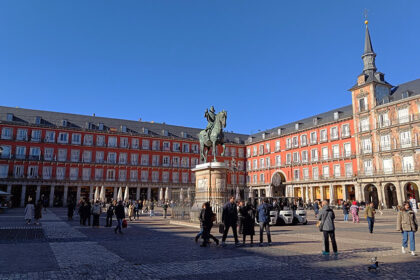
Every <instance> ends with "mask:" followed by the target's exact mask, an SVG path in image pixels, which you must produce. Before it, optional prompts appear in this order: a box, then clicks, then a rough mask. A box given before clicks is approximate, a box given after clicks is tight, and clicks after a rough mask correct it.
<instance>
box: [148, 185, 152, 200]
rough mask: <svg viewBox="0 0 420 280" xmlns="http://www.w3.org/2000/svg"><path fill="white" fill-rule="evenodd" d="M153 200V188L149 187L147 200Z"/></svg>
mask: <svg viewBox="0 0 420 280" xmlns="http://www.w3.org/2000/svg"><path fill="white" fill-rule="evenodd" d="M151 199H152V188H151V187H147V200H151Z"/></svg>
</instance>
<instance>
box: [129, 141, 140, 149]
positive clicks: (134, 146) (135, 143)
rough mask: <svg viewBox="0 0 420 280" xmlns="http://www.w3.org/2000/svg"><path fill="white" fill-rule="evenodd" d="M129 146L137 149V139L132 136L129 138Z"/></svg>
mask: <svg viewBox="0 0 420 280" xmlns="http://www.w3.org/2000/svg"><path fill="white" fill-rule="evenodd" d="M131 148H133V149H138V148H139V139H137V138H133V139H131Z"/></svg>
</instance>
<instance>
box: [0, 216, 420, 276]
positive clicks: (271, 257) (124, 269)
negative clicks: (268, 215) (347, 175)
mask: <svg viewBox="0 0 420 280" xmlns="http://www.w3.org/2000/svg"><path fill="white" fill-rule="evenodd" d="M22 212H23V210H22V209H11V210H9V211H8V212H6V213H4V214H2V215H0V252H1V254H0V268H1V269H0V279H129V278H130V279H232V278H235V279H255V278H264V279H282V278H291V277H293V278H299V279H321V278H326V277H328V278H329V279H347V278H350V277H352V278H354V277H357V278H371V279H372V278H373V279H420V274H419V273H418V269H419V264H420V257H413V256H410V255H408V254H406V255H403V254H402V253H401V234H400V233H399V232H397V231H395V218H396V216H395V213H393V212H386V213H385V214H384V215H383V216H378V217H377V222H376V224H375V230H374V234H369V233H368V229H367V224H366V222H365V221H361V223H360V224H353V223H352V222H343V221H341V220H342V215H341V214H340V213H339V212H338V211H337V212H336V214H337V223H336V227H337V230H336V236H337V242H338V247H339V255H338V256H329V257H324V256H321V254H320V252H321V234H320V232H319V231H318V230H317V229H316V227H315V226H314V223H315V221H314V220H311V221H310V223H309V224H308V225H297V226H283V227H272V228H271V229H272V238H273V245H272V246H266V245H265V246H263V247H259V246H253V247H251V246H249V245H247V246H245V247H238V248H237V247H235V246H234V244H233V240H232V237H229V238H228V246H227V247H225V248H222V247H220V246H215V245H214V244H211V246H210V247H208V248H201V247H199V246H198V244H196V243H195V242H194V240H193V239H194V236H195V234H196V233H197V231H198V229H197V228H193V227H189V226H185V225H184V226H183V225H174V224H169V223H168V221H167V220H164V219H162V217H161V216H157V217H147V216H142V217H141V218H140V220H137V221H132V222H129V226H128V228H127V229H125V231H124V234H115V233H114V231H113V229H112V228H105V227H100V228H92V227H87V226H86V227H85V226H80V225H79V223H78V217H77V216H75V220H74V221H67V217H66V209H48V211H47V212H46V213H44V216H43V219H42V220H41V222H42V223H41V226H34V225H26V224H25V223H24V220H23V213H22ZM100 222H101V225H103V224H105V217H101V221H100ZM114 226H115V221H114ZM256 230H257V228H256ZM216 231H217V229H216V228H214V230H213V234H215V236H216V237H218V238H220V234H218V233H217V232H216ZM258 238H259V237H258V236H256V238H255V240H256V241H257V240H258ZM264 238H266V236H264ZM374 256H376V257H377V258H378V260H379V261H380V269H379V270H378V271H377V272H368V270H367V267H368V265H369V264H370V262H369V260H370V258H372V257H374Z"/></svg>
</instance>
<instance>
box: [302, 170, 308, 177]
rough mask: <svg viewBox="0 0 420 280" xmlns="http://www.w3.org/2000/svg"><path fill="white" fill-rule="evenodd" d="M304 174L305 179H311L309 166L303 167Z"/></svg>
mask: <svg viewBox="0 0 420 280" xmlns="http://www.w3.org/2000/svg"><path fill="white" fill-rule="evenodd" d="M302 173H303V174H302V175H303V179H304V180H308V179H309V169H308V168H303V169H302Z"/></svg>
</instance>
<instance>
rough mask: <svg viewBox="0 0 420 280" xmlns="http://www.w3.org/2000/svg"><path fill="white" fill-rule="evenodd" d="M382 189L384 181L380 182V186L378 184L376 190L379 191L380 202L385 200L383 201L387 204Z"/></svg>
mask: <svg viewBox="0 0 420 280" xmlns="http://www.w3.org/2000/svg"><path fill="white" fill-rule="evenodd" d="M382 189H383V187H382V183H379V185H378V186H377V188H376V190H377V192H378V200H379V204H380V203H381V202H383V203H384V205H385V200H384V196H383V192H382Z"/></svg>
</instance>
